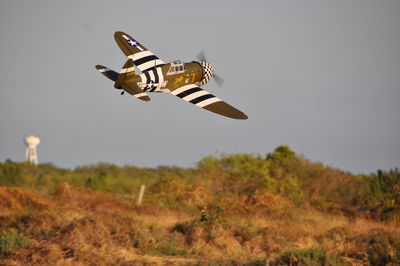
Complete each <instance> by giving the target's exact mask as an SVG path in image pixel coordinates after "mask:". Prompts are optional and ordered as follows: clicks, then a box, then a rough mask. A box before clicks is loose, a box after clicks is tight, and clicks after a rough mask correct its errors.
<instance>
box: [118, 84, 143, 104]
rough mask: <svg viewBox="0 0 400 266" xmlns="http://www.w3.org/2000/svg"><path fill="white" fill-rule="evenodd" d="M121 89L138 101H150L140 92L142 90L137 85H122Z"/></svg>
mask: <svg viewBox="0 0 400 266" xmlns="http://www.w3.org/2000/svg"><path fill="white" fill-rule="evenodd" d="M122 89H123V90H124V91H126V92H127V93H129V94H131V95H133V96H135V97H136V98H138V99H139V100H142V101H145V102H148V101H150V97H149V96H147V94H146V93H145V92H144V91H142V89H140V88H139V86H138V85H137V84H129V85H128V84H122Z"/></svg>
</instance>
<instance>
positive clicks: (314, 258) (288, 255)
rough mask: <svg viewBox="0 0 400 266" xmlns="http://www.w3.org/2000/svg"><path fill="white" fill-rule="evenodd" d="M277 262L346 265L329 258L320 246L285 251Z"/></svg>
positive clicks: (333, 257)
mask: <svg viewBox="0 0 400 266" xmlns="http://www.w3.org/2000/svg"><path fill="white" fill-rule="evenodd" d="M277 262H278V263H280V264H286V265H309V266H312V265H315V266H317V265H346V263H345V262H344V261H343V260H342V259H340V258H338V257H336V256H329V255H328V254H327V252H326V249H325V247H323V246H320V245H315V246H313V247H311V248H308V249H293V250H287V251H285V252H283V254H282V255H281V256H280V257H279V258H278V261H277Z"/></svg>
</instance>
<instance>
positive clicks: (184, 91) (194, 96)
mask: <svg viewBox="0 0 400 266" xmlns="http://www.w3.org/2000/svg"><path fill="white" fill-rule="evenodd" d="M171 93H172V94H173V95H175V96H177V97H179V98H181V99H183V100H185V101H187V102H190V103H192V104H194V105H197V106H198V107H201V108H204V109H206V110H208V111H211V112H214V113H217V114H220V115H223V116H227V117H230V118H234V119H247V115H245V114H244V113H243V112H241V111H239V110H238V109H236V108H235V107H233V106H231V105H229V104H227V103H226V102H224V101H222V100H221V99H219V98H217V97H215V96H214V95H212V94H211V93H209V92H207V91H205V90H203V89H202V88H200V87H198V86H197V85H195V84H188V85H184V86H182V87H180V88H177V89H175V90H173V91H171Z"/></svg>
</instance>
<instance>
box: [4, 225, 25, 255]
mask: <svg viewBox="0 0 400 266" xmlns="http://www.w3.org/2000/svg"><path fill="white" fill-rule="evenodd" d="M29 243H30V241H29V239H28V238H26V237H25V236H23V235H22V234H20V233H18V232H17V231H16V230H14V229H6V230H5V231H4V232H3V233H2V234H1V235H0V254H10V253H14V252H15V251H17V250H19V249H22V248H26V247H28V246H29Z"/></svg>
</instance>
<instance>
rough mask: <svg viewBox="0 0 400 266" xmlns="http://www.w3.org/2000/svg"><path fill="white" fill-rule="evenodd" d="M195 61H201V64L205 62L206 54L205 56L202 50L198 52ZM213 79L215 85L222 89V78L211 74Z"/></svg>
mask: <svg viewBox="0 0 400 266" xmlns="http://www.w3.org/2000/svg"><path fill="white" fill-rule="evenodd" d="M197 59H198V60H199V61H201V62H207V57H206V54H205V52H204V50H203V51H200V52H199V53H198V54H197ZM213 78H214V80H215V83H217V85H218V87H222V85H223V84H224V82H225V80H224V78H222V77H221V76H220V75H218V74H216V73H214V74H213Z"/></svg>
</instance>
